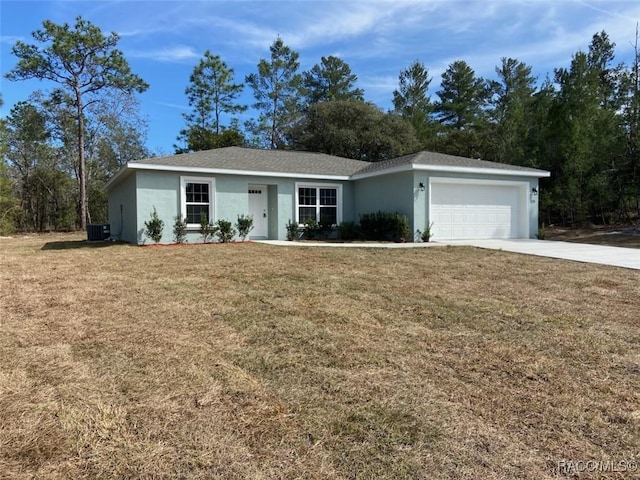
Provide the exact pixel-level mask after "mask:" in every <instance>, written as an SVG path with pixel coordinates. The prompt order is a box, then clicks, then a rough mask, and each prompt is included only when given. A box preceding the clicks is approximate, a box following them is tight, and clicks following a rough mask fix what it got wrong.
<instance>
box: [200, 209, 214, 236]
mask: <svg viewBox="0 0 640 480" xmlns="http://www.w3.org/2000/svg"><path fill="white" fill-rule="evenodd" d="M217 231H218V227H217V226H216V225H214V224H213V223H212V222H210V221H208V220H207V216H206V215H205V213H204V212H200V235H202V241H203V242H204V243H208V242H210V241H211V240H213V237H214V236H215V235H216V232H217Z"/></svg>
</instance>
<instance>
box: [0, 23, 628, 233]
mask: <svg viewBox="0 0 640 480" xmlns="http://www.w3.org/2000/svg"><path fill="white" fill-rule="evenodd" d="M43 27H44V28H43V29H42V30H39V31H37V32H34V34H33V37H34V39H35V40H36V44H26V43H23V42H17V43H16V45H15V46H14V48H13V53H14V55H16V56H17V57H18V63H17V65H16V67H15V68H14V69H13V70H11V71H10V72H9V73H8V74H6V76H7V77H8V78H9V79H10V80H21V79H26V78H40V79H47V80H50V81H53V82H55V83H56V84H57V85H58V88H56V89H54V90H53V91H51V92H48V93H46V94H45V93H43V92H39V91H38V92H34V94H32V95H31V96H30V97H29V99H28V100H26V101H24V102H20V103H18V104H16V105H15V106H14V107H13V108H12V109H11V111H10V113H9V115H8V116H7V117H6V118H5V119H2V123H1V124H0V148H1V149H2V158H3V161H2V162H1V163H0V231H1V230H4V231H10V230H15V229H17V230H37V231H41V230H47V229H68V228H74V227H76V226H78V227H80V228H84V227H85V225H86V222H87V221H89V222H91V221H104V220H106V196H105V193H104V189H103V187H104V184H105V183H106V181H107V180H108V178H109V177H110V176H111V175H113V173H115V171H117V169H118V168H120V167H121V166H122V165H123V164H124V163H126V162H127V161H130V160H135V159H140V158H142V157H145V156H148V155H150V154H151V152H148V151H147V150H146V148H145V146H144V143H145V142H144V140H145V136H144V131H145V129H146V125H145V123H144V121H143V120H142V119H141V116H140V113H139V108H138V104H137V101H136V96H135V94H136V93H141V92H143V91H144V90H145V89H146V88H147V87H148V84H146V82H144V81H143V80H142V79H141V78H139V77H138V76H137V75H135V74H133V73H132V72H131V71H130V69H129V65H128V63H127V62H126V59H125V58H124V56H123V54H122V52H120V51H119V50H118V49H117V48H116V47H117V41H118V36H117V35H116V34H114V33H112V34H110V35H104V34H103V33H102V32H101V31H100V29H99V28H97V27H96V26H94V25H92V24H91V23H90V22H87V21H85V20H83V19H82V18H80V17H79V18H78V19H77V20H76V24H75V26H74V27H73V28H72V27H70V26H69V25H67V24H65V25H62V26H60V25H56V24H54V23H52V22H49V21H45V22H44V23H43ZM637 40H638V33H637V32H636V41H635V48H634V52H633V53H634V54H633V58H632V61H631V64H630V65H626V64H624V63H616V60H615V44H614V43H613V42H611V40H610V39H609V36H608V35H607V33H606V32H604V31H602V32H598V33H596V34H594V35H593V37H592V39H591V43H590V44H589V45H588V48H587V49H586V51H582V50H581V51H578V52H576V53H575V54H574V55H573V57H572V59H571V63H570V65H569V66H568V67H567V68H558V69H555V70H554V72H553V74H552V75H549V76H547V78H546V79H544V81H542V82H540V81H539V80H538V79H537V78H536V77H534V76H533V75H532V67H531V66H529V65H527V64H525V63H523V62H521V61H519V60H517V59H514V58H502V59H501V61H500V63H499V65H498V66H497V67H496V68H495V78H493V79H485V78H482V77H480V76H478V75H477V74H476V73H475V71H474V70H473V68H472V67H471V66H470V65H468V64H467V63H466V62H465V61H463V60H458V61H454V62H453V63H451V64H450V65H449V66H448V68H447V69H446V70H445V71H444V72H443V74H442V77H441V79H440V80H441V81H440V87H439V89H438V90H437V91H435V92H433V91H432V88H431V83H432V81H433V78H432V77H431V75H430V74H429V70H428V68H427V66H425V64H424V63H423V62H421V61H419V60H416V61H414V62H412V63H411V64H410V65H408V66H407V67H406V68H405V69H403V70H402V71H401V72H400V73H399V76H398V86H397V88H396V89H395V90H394V91H393V98H392V103H393V108H392V109H390V110H389V111H384V110H382V109H381V108H379V107H378V106H376V105H375V104H374V103H372V102H370V101H367V100H366V98H365V92H364V91H363V90H362V89H360V88H358V87H357V81H358V78H357V75H356V74H354V73H353V72H352V70H351V68H350V66H349V65H348V64H347V63H346V62H344V61H343V60H342V59H340V58H337V57H334V56H328V57H322V58H321V59H320V62H319V63H318V64H316V65H314V66H313V67H312V68H311V69H309V70H307V71H301V70H300V62H299V54H298V52H296V51H295V50H293V49H291V48H290V47H289V46H287V45H286V44H285V43H284V41H283V40H282V38H280V37H278V38H276V40H275V41H274V42H273V44H272V45H271V46H270V48H269V52H270V55H269V56H268V57H267V58H265V59H261V60H260V61H259V63H258V64H257V66H256V70H255V71H254V72H253V73H251V74H249V75H247V76H246V77H245V78H244V81H238V80H237V79H236V78H235V74H234V70H233V68H231V67H229V66H228V65H227V64H226V63H225V62H224V60H223V59H222V58H221V57H220V56H218V55H214V54H213V53H212V52H210V51H206V52H205V53H204V56H203V58H202V59H201V60H200V61H199V63H198V64H197V65H196V66H195V67H194V69H193V71H192V74H191V76H190V78H189V81H188V84H187V86H186V90H185V94H186V97H187V101H188V104H189V111H188V112H187V113H186V114H184V121H185V127H184V128H183V129H182V130H181V131H180V132H178V136H177V139H176V142H177V143H176V145H174V148H175V151H176V153H185V152H193V151H198V150H205V149H210V148H219V147H224V146H232V145H246V146H255V147H262V148H271V149H295V150H308V151H315V152H321V153H327V154H331V155H338V156H343V157H347V158H354V159H358V160H365V161H372V162H375V161H381V160H385V159H389V158H393V157H397V156H400V155H403V154H407V153H413V152H416V151H419V150H431V151H437V152H442V153H448V154H453V155H461V156H466V157H472V158H482V159H484V160H490V161H496V162H503V163H509V164H514V165H521V166H526V167H534V168H542V169H546V170H549V171H551V173H552V176H551V178H550V179H543V181H542V184H541V197H540V199H541V219H542V221H543V222H544V223H547V224H556V223H561V224H563V225H589V224H609V223H618V222H631V221H637V220H638V218H640V178H639V176H640V128H639V127H640V51H639V49H638V42H637ZM244 89H249V90H250V91H251V92H252V93H253V97H254V99H255V102H254V103H253V104H252V105H251V107H252V108H253V111H254V112H255V116H254V117H253V118H250V119H249V120H246V119H245V120H244V121H242V119H243V116H244V114H245V113H244V112H246V111H247V110H248V107H249V106H248V105H243V104H242V103H241V102H240V98H241V96H242V92H243V91H244Z"/></svg>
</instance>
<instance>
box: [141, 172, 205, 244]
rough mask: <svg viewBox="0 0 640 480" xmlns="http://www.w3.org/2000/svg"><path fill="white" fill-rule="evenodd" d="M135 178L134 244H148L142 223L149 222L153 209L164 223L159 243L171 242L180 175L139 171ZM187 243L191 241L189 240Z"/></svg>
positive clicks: (177, 202)
mask: <svg viewBox="0 0 640 480" xmlns="http://www.w3.org/2000/svg"><path fill="white" fill-rule="evenodd" d="M136 177H137V191H138V198H137V214H138V215H137V224H136V228H137V230H136V234H137V235H136V243H140V244H142V243H150V242H151V240H149V239H148V238H147V237H146V236H145V234H144V222H147V221H149V219H150V218H151V213H152V212H153V209H154V207H155V209H156V211H157V212H158V217H160V220H162V221H163V222H164V230H163V231H162V240H161V243H171V242H172V241H173V238H172V237H173V223H174V222H175V219H176V217H177V216H178V215H179V214H180V175H176V174H175V173H172V172H157V171H152V170H139V171H137V172H136ZM189 241H192V239H191V238H189Z"/></svg>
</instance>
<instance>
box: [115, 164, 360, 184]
mask: <svg viewBox="0 0 640 480" xmlns="http://www.w3.org/2000/svg"><path fill="white" fill-rule="evenodd" d="M126 168H128V169H131V170H155V171H163V172H185V173H204V174H209V175H245V176H252V177H280V178H307V179H313V180H323V179H325V180H349V178H350V176H349V175H324V174H315V173H293V172H270V171H263V170H238V169H231V168H210V167H189V166H179V165H157V164H152V163H138V162H130V163H128V164H127V165H126ZM121 174H122V172H118V173H117V174H116V176H115V177H113V178H112V179H111V180H110V181H109V182H108V183H107V185H109V184H111V183H112V182H115V181H116V180H117V178H118V177H119V176H120V175H121Z"/></svg>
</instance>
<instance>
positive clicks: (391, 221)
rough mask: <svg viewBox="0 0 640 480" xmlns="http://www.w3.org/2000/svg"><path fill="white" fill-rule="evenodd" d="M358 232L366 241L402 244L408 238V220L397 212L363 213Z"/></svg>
mask: <svg viewBox="0 0 640 480" xmlns="http://www.w3.org/2000/svg"><path fill="white" fill-rule="evenodd" d="M360 231H361V232H362V235H363V236H364V238H365V239H366V240H383V241H394V242H404V241H406V240H407V237H408V236H409V218H408V217H407V216H406V215H402V214H400V213H397V212H396V213H389V212H382V211H377V212H375V213H364V214H362V215H360Z"/></svg>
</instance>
